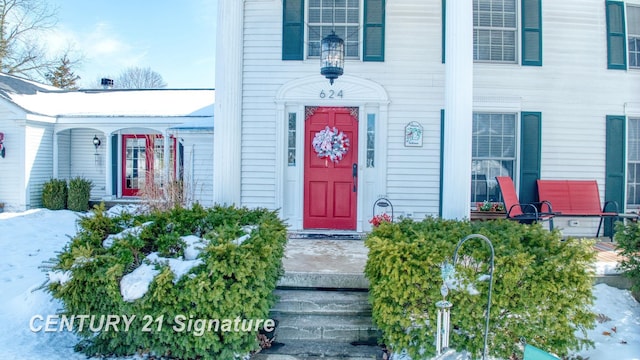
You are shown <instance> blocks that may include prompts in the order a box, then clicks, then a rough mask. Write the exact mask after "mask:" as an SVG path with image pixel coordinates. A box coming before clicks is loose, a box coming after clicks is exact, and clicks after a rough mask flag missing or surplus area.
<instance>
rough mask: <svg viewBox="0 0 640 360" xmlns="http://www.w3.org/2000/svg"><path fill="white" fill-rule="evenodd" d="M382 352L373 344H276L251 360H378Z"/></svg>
mask: <svg viewBox="0 0 640 360" xmlns="http://www.w3.org/2000/svg"><path fill="white" fill-rule="evenodd" d="M382 356H383V350H382V348H381V347H379V346H377V345H376V344H375V343H370V344H367V343H348V342H335V341H296V342H285V343H282V342H276V343H274V344H273V346H272V347H271V348H269V349H263V350H262V351H261V352H259V353H257V354H255V355H253V356H252V357H251V359H252V360H379V359H382Z"/></svg>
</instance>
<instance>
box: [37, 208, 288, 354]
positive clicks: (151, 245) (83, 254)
mask: <svg viewBox="0 0 640 360" xmlns="http://www.w3.org/2000/svg"><path fill="white" fill-rule="evenodd" d="M145 223H146V224H147V225H146V226H142V227H139V229H141V230H140V231H138V232H137V233H136V232H130V233H129V234H128V235H126V236H122V237H121V238H119V239H117V240H114V241H113V244H112V246H110V247H109V246H107V247H105V246H103V244H104V243H105V242H104V240H105V238H107V236H108V235H109V234H123V233H122V231H123V230H124V229H131V228H133V227H135V226H139V225H141V224H145ZM79 226H80V230H79V232H78V233H77V235H76V236H75V237H74V238H73V239H72V240H71V242H70V243H69V244H68V245H67V246H66V248H65V249H64V250H63V251H62V252H61V253H60V254H59V255H58V257H57V258H56V259H54V262H53V264H54V265H53V269H52V271H53V272H54V273H58V274H61V273H62V274H68V275H70V276H68V278H69V280H68V281H66V282H64V281H57V282H54V281H51V282H50V283H49V284H48V285H47V289H48V291H49V292H50V293H51V294H52V295H53V297H55V298H57V299H60V300H61V301H62V304H63V309H62V313H61V315H66V316H67V317H70V316H72V315H82V314H91V315H95V316H96V317H99V316H101V315H105V316H106V315H127V316H128V317H130V316H133V315H135V319H134V321H132V323H131V326H130V328H129V330H128V331H124V330H123V325H122V324H120V325H119V328H118V329H119V331H113V329H110V331H106V330H104V329H102V330H101V331H97V332H93V331H90V329H88V327H87V326H85V327H84V328H83V329H80V328H79V326H78V324H77V323H75V324H74V331H75V332H76V333H77V334H78V335H79V336H80V338H81V339H82V340H81V341H80V342H79V343H78V344H77V345H76V350H78V351H82V352H84V353H85V354H87V355H89V356H100V355H102V356H123V355H132V354H136V353H145V354H149V355H150V356H152V357H158V358H159V357H168V358H179V359H216V360H227V359H237V358H240V357H242V356H244V355H247V354H249V353H251V352H252V351H255V350H257V349H258V347H259V346H258V345H259V344H258V340H257V338H258V333H257V332H256V331H255V328H253V329H251V330H249V331H240V332H235V331H226V330H225V329H224V327H221V328H219V329H218V331H215V328H214V329H207V330H205V331H203V332H201V333H198V332H197V331H195V325H194V327H193V328H187V327H186V326H187V324H188V322H189V320H190V319H192V320H194V321H196V320H200V319H204V320H210V319H213V320H215V319H218V320H220V321H222V320H224V319H231V320H234V321H235V319H246V320H252V319H256V320H257V319H265V320H266V319H268V315H269V310H270V309H271V307H272V305H273V304H274V301H275V297H274V296H273V295H272V292H273V290H274V288H275V286H276V282H277V280H278V278H279V277H280V276H281V275H282V273H283V268H282V257H283V254H284V247H285V244H286V227H285V225H284V223H283V222H282V221H281V220H280V219H278V217H277V215H276V213H275V212H273V211H269V210H266V209H252V210H250V209H246V208H236V207H222V206H217V207H215V208H211V209H205V208H203V207H201V206H200V205H197V204H196V205H194V206H193V207H192V208H191V209H184V208H181V207H175V208H173V209H171V210H168V211H162V212H160V211H157V212H153V213H151V214H146V215H135V216H132V215H125V214H122V215H119V216H114V217H110V216H107V215H106V214H105V211H104V205H100V206H96V207H94V209H93V210H92V213H91V214H88V215H87V216H84V217H82V218H81V220H80V221H79ZM247 234H248V235H249V236H248V238H247V236H246V235H247ZM188 235H195V236H197V237H200V238H203V239H205V240H206V243H205V245H202V247H204V248H203V249H202V250H201V252H200V254H199V255H198V259H200V260H201V261H202V263H201V264H200V265H197V266H196V267H193V268H192V269H191V270H190V271H189V272H188V273H187V274H186V275H183V276H181V277H180V278H176V277H175V275H174V273H173V272H172V271H171V269H170V268H169V267H168V266H166V265H156V269H157V270H158V271H159V272H158V274H157V275H156V276H155V278H154V279H153V281H152V282H151V284H150V285H149V289H148V291H147V292H146V293H145V294H144V296H142V297H141V298H139V299H137V300H133V301H125V300H123V295H122V294H121V288H120V281H121V279H122V278H123V276H125V275H126V274H129V273H131V272H132V271H134V270H135V269H136V268H138V267H139V266H140V265H141V264H145V263H146V261H147V260H145V257H146V256H147V255H148V254H150V253H154V252H155V253H158V255H159V256H163V257H169V258H176V259H180V258H181V257H182V255H184V254H185V251H186V248H185V240H184V239H182V238H181V237H182V236H188ZM239 238H243V239H245V240H244V242H240V241H238V239H239ZM179 315H182V316H184V317H185V318H184V319H183V325H184V327H181V325H180V324H179V323H178V321H177V320H176V319H177V316H179ZM254 324H255V322H254ZM145 325H147V326H146V328H145ZM176 327H177V328H176ZM176 329H178V330H176ZM180 329H182V330H180ZM261 329H262V328H261ZM145 330H146V331H145Z"/></svg>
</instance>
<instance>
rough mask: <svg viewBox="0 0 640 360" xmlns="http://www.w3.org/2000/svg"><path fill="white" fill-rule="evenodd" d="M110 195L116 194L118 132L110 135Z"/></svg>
mask: <svg viewBox="0 0 640 360" xmlns="http://www.w3.org/2000/svg"><path fill="white" fill-rule="evenodd" d="M111 195H116V196H117V195H118V134H113V135H111Z"/></svg>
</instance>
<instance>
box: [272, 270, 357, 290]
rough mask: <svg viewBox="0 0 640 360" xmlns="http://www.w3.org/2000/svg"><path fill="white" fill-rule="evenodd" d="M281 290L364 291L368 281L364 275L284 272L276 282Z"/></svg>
mask: <svg viewBox="0 0 640 360" xmlns="http://www.w3.org/2000/svg"><path fill="white" fill-rule="evenodd" d="M278 287H281V288H283V287H284V288H323V289H355V290H366V289H368V288H369V281H368V280H367V279H366V278H365V276H364V273H331V274H323V273H319V272H304V271H285V273H284V275H282V277H281V278H280V280H279V281H278Z"/></svg>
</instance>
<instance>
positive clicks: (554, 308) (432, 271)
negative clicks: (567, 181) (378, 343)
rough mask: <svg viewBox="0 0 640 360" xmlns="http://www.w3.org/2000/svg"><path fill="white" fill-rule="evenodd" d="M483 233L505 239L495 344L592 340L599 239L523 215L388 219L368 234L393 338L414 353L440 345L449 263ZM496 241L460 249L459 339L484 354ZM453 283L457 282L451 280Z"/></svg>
mask: <svg viewBox="0 0 640 360" xmlns="http://www.w3.org/2000/svg"><path fill="white" fill-rule="evenodd" d="M476 233H479V234H482V235H485V236H486V237H487V238H489V239H490V240H491V242H492V243H493V246H494V248H495V259H494V260H495V266H494V282H493V292H492V301H491V312H490V314H491V316H490V324H489V327H490V335H489V341H488V351H489V354H490V355H491V356H492V357H496V358H502V359H507V358H511V356H512V355H513V354H519V355H518V358H521V357H522V352H521V350H519V348H518V347H517V344H518V343H519V342H520V340H521V339H525V340H526V341H527V342H528V343H529V344H532V345H534V346H538V347H540V348H542V349H545V350H546V351H549V352H553V353H556V354H558V355H561V356H564V355H567V354H568V352H569V350H571V349H577V348H580V347H582V346H588V345H591V342H590V341H589V340H588V339H587V334H586V330H587V329H591V328H593V326H594V320H595V314H593V313H592V311H591V310H590V305H591V304H592V303H593V296H592V286H593V271H592V270H591V266H592V264H593V261H594V259H595V253H594V251H593V250H592V247H591V245H592V242H589V241H586V240H576V239H567V240H565V241H563V240H562V238H561V236H560V233H559V232H557V231H554V232H549V231H547V230H545V229H543V228H542V227H541V226H540V225H523V224H519V223H517V222H515V221H509V220H496V221H486V222H468V221H450V220H442V219H433V218H427V219H425V220H423V221H421V222H414V221H412V220H410V219H405V220H403V221H402V222H399V223H393V224H392V223H384V224H381V225H380V226H379V227H378V228H375V229H374V230H373V232H372V233H371V234H370V235H369V236H368V237H367V239H366V242H365V244H366V246H367V247H368V248H369V257H368V260H367V265H366V268H365V273H366V276H367V278H368V279H369V282H370V291H369V297H370V300H371V303H372V306H373V320H374V323H375V324H376V325H377V326H378V327H379V328H380V329H381V330H382V332H383V341H384V343H385V344H386V345H387V346H389V347H390V348H392V349H393V351H394V352H397V353H400V352H401V351H402V350H405V349H406V350H407V351H408V353H409V355H411V356H412V357H413V358H414V359H421V358H425V357H428V355H430V354H431V355H433V354H435V338H436V321H437V319H436V310H437V309H436V302H438V301H440V300H442V298H443V297H442V295H441V292H440V287H441V285H442V284H443V277H442V274H441V266H442V265H443V264H444V263H445V262H449V263H451V262H452V258H453V254H454V251H455V248H456V245H457V244H458V242H459V241H460V240H461V239H463V238H465V237H466V236H468V235H471V234H476ZM489 259H490V251H489V246H488V245H487V244H485V243H484V242H482V241H479V240H478V239H471V240H469V241H467V242H465V243H464V245H463V246H462V247H461V248H460V249H459V252H458V261H457V264H456V267H455V271H456V274H457V275H456V276H455V279H457V283H458V284H457V285H456V286H451V287H453V288H456V289H450V290H449V294H448V296H447V300H448V301H450V302H451V303H452V304H453V307H452V308H451V341H450V346H451V347H453V348H455V349H457V350H458V351H463V350H466V351H469V352H470V353H472V354H475V355H476V356H477V357H480V355H481V353H482V349H483V344H484V328H485V314H486V305H487V293H488V287H489V282H488V281H487V276H483V275H486V274H488V273H489V271H488V268H489V265H488V264H489ZM450 285H451V284H450Z"/></svg>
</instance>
